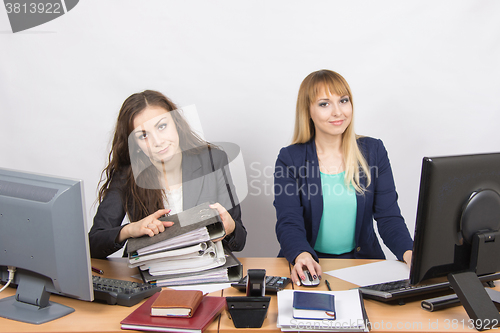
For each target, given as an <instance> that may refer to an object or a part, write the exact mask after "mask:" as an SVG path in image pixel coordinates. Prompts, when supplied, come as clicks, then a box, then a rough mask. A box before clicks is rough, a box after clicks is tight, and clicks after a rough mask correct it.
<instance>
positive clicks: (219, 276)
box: [127, 203, 243, 286]
mask: <svg viewBox="0 0 500 333" xmlns="http://www.w3.org/2000/svg"><path fill="white" fill-rule="evenodd" d="M160 220H164V221H172V222H174V224H173V226H171V227H169V228H166V229H165V231H164V232H162V233H159V234H157V235H155V236H153V237H149V236H143V237H140V238H133V239H130V240H129V241H128V244H127V253H128V261H129V267H138V268H139V271H140V273H141V276H142V278H143V280H144V282H149V283H154V284H156V285H158V286H178V285H189V284H200V283H218V282H233V281H238V280H239V279H241V278H242V275H243V267H242V265H241V263H240V262H239V261H238V259H236V257H235V256H234V255H233V254H232V253H231V252H230V251H229V250H227V249H224V248H223V246H222V241H220V240H218V239H221V238H222V237H224V235H225V230H224V224H223V223H222V220H221V219H220V216H219V214H218V212H217V211H216V210H215V209H212V208H210V207H209V204H208V203H203V204H201V205H198V206H196V207H193V208H191V209H188V210H185V211H183V212H181V213H179V214H175V215H170V216H167V217H164V218H161V219H160ZM216 240H217V241H216Z"/></svg>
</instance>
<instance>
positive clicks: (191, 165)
mask: <svg viewBox="0 0 500 333" xmlns="http://www.w3.org/2000/svg"><path fill="white" fill-rule="evenodd" d="M203 179H204V175H203V172H202V168H201V162H200V160H199V158H198V156H197V155H190V154H186V153H182V206H183V210H186V209H189V208H192V207H194V206H196V204H197V203H198V199H199V197H200V194H201V192H202V191H201V190H202V189H201V188H202V186H203Z"/></svg>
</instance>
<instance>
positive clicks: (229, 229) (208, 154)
mask: <svg viewBox="0 0 500 333" xmlns="http://www.w3.org/2000/svg"><path fill="white" fill-rule="evenodd" d="M227 164H228V160H227V155H226V154H225V153H224V152H223V151H221V150H220V149H218V148H217V147H215V146H213V145H211V144H210V143H208V142H206V141H204V140H202V139H201V138H200V137H199V136H198V135H196V134H195V133H194V132H193V131H192V130H191V128H190V126H189V124H188V123H187V122H186V120H185V119H184V118H183V116H182V115H181V114H180V113H179V112H178V111H177V107H176V105H175V104H174V103H173V102H172V101H171V100H170V99H168V98H167V97H166V96H164V95H163V94H161V93H159V92H157V91H152V90H146V91H143V92H140V93H136V94H133V95H131V96H130V97H128V98H127V99H126V100H125V102H124V103H123V105H122V107H121V109H120V112H119V115H118V119H117V123H116V129H115V133H114V137H113V142H112V147H111V151H110V153H109V159H108V165H107V166H106V168H105V169H104V170H103V172H102V175H101V184H102V185H101V187H100V189H99V195H98V201H99V207H98V209H97V212H96V215H95V217H94V223H93V226H92V228H91V230H90V232H89V242H90V252H91V256H92V257H93V258H105V257H107V256H108V255H110V254H112V253H114V252H116V251H117V250H119V249H121V248H122V247H123V246H124V244H125V242H126V240H127V239H129V238H136V237H141V236H144V235H148V236H154V235H156V234H158V233H160V232H163V231H164V230H165V228H168V227H169V226H171V225H172V222H163V221H160V220H159V218H160V217H162V216H164V215H165V214H167V213H178V212H180V211H182V210H185V209H188V208H191V207H194V206H196V205H198V204H201V203H203V202H206V201H209V202H215V203H214V204H213V206H212V207H213V208H214V209H217V210H218V212H219V214H220V216H221V219H222V222H223V224H224V227H225V230H226V236H225V238H224V239H223V240H222V241H223V244H224V245H225V246H227V247H228V248H229V249H230V250H232V251H240V250H242V249H243V247H244V245H245V241H246V230H245V227H244V226H243V223H242V222H241V210H240V205H239V203H238V201H237V198H236V193H235V190H234V186H233V184H232V181H231V177H230V174H229V169H228V167H227ZM226 208H227V210H226ZM125 216H128V219H129V221H130V223H125V224H122V222H123V220H124V218H125Z"/></svg>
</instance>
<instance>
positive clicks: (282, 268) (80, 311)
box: [0, 258, 500, 333]
mask: <svg viewBox="0 0 500 333" xmlns="http://www.w3.org/2000/svg"><path fill="white" fill-rule="evenodd" d="M239 260H240V261H241V263H242V264H243V271H244V274H246V270H247V269H249V268H265V269H266V272H267V274H268V275H280V276H289V265H288V263H287V262H286V260H285V259H283V258H239ZM370 262H373V261H372V260H355V259H322V260H321V262H320V263H321V266H322V268H323V271H325V272H326V271H330V270H333V269H339V268H344V267H349V266H355V265H360V264H365V263H370ZM92 265H93V266H95V267H98V268H101V269H102V270H104V273H105V274H104V276H105V277H110V278H118V279H127V280H134V279H133V278H132V277H131V276H132V275H135V274H136V273H137V271H136V270H135V269H130V268H128V267H127V265H126V261H125V260H124V259H122V258H112V259H107V260H98V259H92ZM325 279H327V280H328V281H329V282H330V284H331V287H332V289H333V290H345V289H350V288H353V287H356V286H355V285H352V284H350V283H348V282H346V281H342V280H339V279H337V278H334V277H332V276H329V275H326V274H323V281H322V282H321V284H320V285H319V286H318V287H316V288H314V290H318V291H320V290H327V288H326V285H325V283H324V280H325ZM287 288H293V289H299V290H300V289H304V290H311V288H307V287H297V286H291V285H289V286H288V287H287ZM495 289H497V290H500V287H496V288H495ZM13 294H15V290H14V289H13V288H7V290H5V291H4V292H2V293H1V294H0V298H4V297H7V296H11V295H13ZM212 295H214V296H219V295H222V296H243V295H244V293H242V292H239V291H237V290H236V289H234V288H229V289H225V290H223V291H221V292H215V293H212ZM51 301H54V302H58V303H61V304H65V305H67V306H70V307H72V308H74V309H75V310H76V311H75V312H74V313H72V314H70V315H67V316H65V317H63V318H60V319H57V320H55V321H52V322H49V323H46V324H42V325H32V324H25V323H19V322H15V321H12V320H8V319H4V318H0V332H122V333H123V332H127V331H124V330H121V328H120V321H121V320H122V319H124V318H125V317H126V316H127V315H129V314H130V313H131V312H132V311H133V310H134V309H136V308H137V307H138V306H139V305H140V304H137V305H135V306H133V307H124V306H118V305H107V304H101V303H90V302H84V301H79V300H75V299H71V298H66V297H61V296H57V295H52V296H51ZM365 306H366V311H367V314H368V318H369V321H370V323H371V325H372V331H373V332H477V331H476V330H474V329H470V328H468V327H467V325H468V319H469V318H468V316H467V314H466V312H465V310H464V309H463V307H461V306H457V307H453V308H449V309H445V310H441V311H437V312H427V311H424V310H422V309H421V308H420V301H413V302H409V303H407V304H406V305H403V306H400V305H395V304H385V303H380V302H376V301H373V300H365ZM277 314H278V307H277V303H276V297H275V296H273V297H272V299H271V303H270V306H269V310H268V314H267V318H266V319H265V321H264V323H263V326H262V328H261V329H236V328H234V326H233V323H232V321H231V320H230V319H229V317H228V315H227V313H223V314H222V315H221V316H220V318H219V320H217V319H216V320H215V321H214V322H213V323H212V324H211V325H210V326H209V327H208V329H207V330H206V332H238V331H241V332H252V331H259V332H279V331H280V330H279V329H278V328H277V327H276V320H277ZM130 332H132V331H130ZM494 332H497V331H494Z"/></svg>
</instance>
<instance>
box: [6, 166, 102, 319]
mask: <svg viewBox="0 0 500 333" xmlns="http://www.w3.org/2000/svg"><path fill="white" fill-rule="evenodd" d="M83 198H84V196H83V183H82V181H80V180H71V179H65V178H61V177H51V176H43V175H37V174H33V173H27V172H20V171H14V170H7V169H1V168H0V280H1V281H3V282H5V283H7V282H8V280H9V272H8V270H9V268H12V267H14V268H15V273H14V279H13V280H12V282H11V283H12V285H14V286H17V290H16V295H15V296H11V297H6V298H1V297H2V294H0V317H5V318H9V319H13V320H18V321H24V322H28V323H33V324H41V323H44V322H47V321H50V320H53V319H56V318H59V317H62V316H64V315H66V314H68V313H71V312H73V311H74V309H72V308H70V307H67V306H65V305H62V304H57V303H55V302H51V301H49V297H50V293H54V294H60V295H64V296H68V297H72V298H77V299H81V300H85V301H92V300H93V297H94V293H93V286H92V273H91V266H90V252H89V245H88V237H87V225H86V218H85V208H84V207H85V205H84V200H83Z"/></svg>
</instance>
